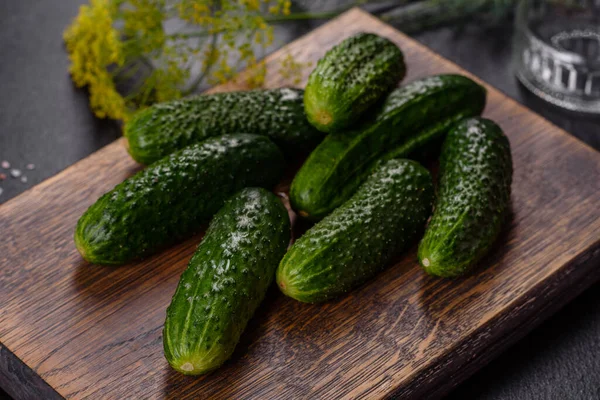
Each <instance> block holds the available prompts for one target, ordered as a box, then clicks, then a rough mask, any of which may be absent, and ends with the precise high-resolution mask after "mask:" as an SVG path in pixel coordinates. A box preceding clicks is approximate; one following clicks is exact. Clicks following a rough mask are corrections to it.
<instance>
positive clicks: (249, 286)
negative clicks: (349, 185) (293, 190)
mask: <svg viewBox="0 0 600 400" xmlns="http://www.w3.org/2000/svg"><path fill="white" fill-rule="evenodd" d="M289 241H290V221H289V217H288V213H287V211H286V209H285V207H284V206H283V204H282V203H281V201H279V199H278V198H277V197H276V196H275V195H274V194H272V193H269V192H267V191H266V190H264V189H257V188H247V189H244V190H242V191H241V192H239V193H238V194H236V195H235V196H233V197H232V198H231V199H230V200H229V201H228V202H227V204H226V205H225V206H224V207H223V208H222V209H221V210H220V211H219V212H218V213H217V214H216V215H215V217H214V219H213V220H212V221H211V223H210V226H209V228H208V231H207V232H206V235H205V236H204V239H203V240H202V242H201V243H200V245H199V246H198V248H197V249H196V252H195V253H194V255H193V257H192V259H191V260H190V262H189V265H188V267H187V269H186V270H185V271H184V272H183V274H182V275H181V279H180V281H179V285H178V286H177V290H176V291H175V295H174V296H173V300H172V301H171V305H170V306H169V308H167V318H166V321H165V326H164V330H163V344H164V351H165V357H166V358H167V360H168V362H169V364H170V365H171V366H172V367H173V368H174V369H175V370H177V371H179V372H181V373H183V374H186V375H199V374H203V373H206V372H208V371H211V370H213V369H215V368H217V367H219V366H220V365H221V364H223V362H225V361H226V360H227V359H228V358H229V357H230V356H231V353H233V350H234V349H235V346H236V345H237V343H238V341H239V339H240V335H241V334H242V332H243V331H244V328H245V327H246V324H247V322H248V320H250V318H251V317H252V315H253V314H254V311H255V310H256V308H257V307H258V306H259V304H260V303H261V302H262V300H263V298H264V296H265V293H266V291H267V288H268V287H269V285H270V284H271V282H272V281H273V276H274V275H275V270H276V269H277V264H278V263H279V261H280V260H281V257H283V254H284V253H285V250H286V248H287V245H288V243H289Z"/></svg>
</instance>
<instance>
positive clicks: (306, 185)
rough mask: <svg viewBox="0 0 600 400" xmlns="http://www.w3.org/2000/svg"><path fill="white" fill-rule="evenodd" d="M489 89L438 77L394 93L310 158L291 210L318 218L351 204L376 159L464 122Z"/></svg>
mask: <svg viewBox="0 0 600 400" xmlns="http://www.w3.org/2000/svg"><path fill="white" fill-rule="evenodd" d="M485 97H486V91H485V89H484V88H483V87H481V86H480V85H478V84H477V83H475V82H473V81H472V80H470V79H469V78H467V77H464V76H460V75H439V76H432V77H428V78H424V79H420V80H417V81H414V82H412V83H409V84H407V85H405V86H403V87H401V88H399V89H396V90H394V91H393V92H392V93H391V94H390V95H389V96H388V97H387V99H386V100H385V102H384V103H383V104H382V105H381V106H380V109H379V110H378V111H377V112H376V114H375V118H374V119H372V120H369V121H365V122H363V123H362V126H361V127H359V128H358V129H357V130H354V131H349V132H340V133H332V134H329V135H327V136H326V137H325V139H324V140H323V142H321V144H320V145H319V146H317V148H316V149H315V150H314V151H313V152H312V153H311V154H310V155H309V157H308V159H307V160H306V161H305V163H304V165H302V167H301V168H300V170H299V171H298V173H297V174H296V176H295V178H294V180H293V182H292V185H291V188H290V201H291V204H292V207H293V208H294V209H295V210H296V211H297V212H298V213H299V214H300V215H301V216H303V217H305V218H309V219H312V220H319V219H321V218H323V217H324V216H325V215H327V214H329V213H330V212H331V211H332V210H334V209H335V208H336V207H338V206H339V205H341V204H342V203H343V202H344V201H346V200H347V199H348V198H349V197H350V196H351V195H352V194H353V193H354V192H355V191H356V189H357V188H358V186H360V184H361V183H362V182H363V181H364V179H365V178H366V176H368V174H369V173H370V172H371V171H372V170H373V167H374V166H375V165H376V161H377V160H381V159H382V158H383V159H391V158H403V157H409V156H411V154H412V153H413V152H414V151H415V150H417V149H420V148H423V147H424V146H427V145H428V144H430V143H437V142H438V140H439V139H440V138H441V137H443V135H444V134H445V133H446V132H447V131H448V129H449V128H450V127H451V126H453V125H454V124H455V123H456V122H458V121H459V120H461V119H463V118H465V117H471V116H476V115H479V114H481V112H482V111H483V109H484V107H485Z"/></svg>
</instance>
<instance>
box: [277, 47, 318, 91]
mask: <svg viewBox="0 0 600 400" xmlns="http://www.w3.org/2000/svg"><path fill="white" fill-rule="evenodd" d="M311 66H312V63H311V62H310V61H309V62H306V63H302V62H298V61H296V59H295V58H294V57H293V56H292V55H291V54H289V53H288V54H286V56H285V57H284V58H283V60H282V61H281V67H280V69H279V74H280V75H281V76H282V77H283V78H284V79H285V80H287V81H289V82H290V83H291V84H293V85H299V84H300V82H302V71H304V70H305V69H309V68H310V67H311Z"/></svg>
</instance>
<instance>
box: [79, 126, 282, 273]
mask: <svg viewBox="0 0 600 400" xmlns="http://www.w3.org/2000/svg"><path fill="white" fill-rule="evenodd" d="M283 164H284V162H283V155H282V154H281V152H280V150H279V149H278V148H277V146H276V145H275V144H273V143H272V142H271V141H270V140H269V139H268V138H266V137H264V136H257V135H244V134H238V135H224V136H222V137H217V138H210V139H207V140H206V141H204V142H201V143H197V144H195V145H192V146H190V147H187V148H185V149H183V150H180V151H178V152H175V153H173V154H171V155H170V156H167V157H166V158H164V159H162V160H160V161H158V162H156V163H154V164H152V165H151V166H150V167H148V168H146V169H144V170H142V171H140V172H138V173H137V174H135V175H134V176H132V177H131V178H129V179H127V180H125V181H124V182H122V183H120V184H119V185H117V186H116V187H115V188H114V189H113V190H111V191H110V192H108V193H106V194H104V195H103V196H102V197H100V199H98V201H96V203H94V204H93V205H92V206H91V207H90V208H89V209H88V210H87V211H86V212H85V213H84V214H83V216H82V217H81V218H80V219H79V221H78V222H77V228H76V230H75V244H76V246H77V249H78V250H79V252H80V253H81V255H82V256H83V258H85V259H86V260H87V261H89V262H92V263H95V264H123V263H126V262H129V261H131V260H135V259H137V258H141V257H144V256H147V255H150V254H152V253H154V252H156V251H158V250H160V249H161V248H163V247H165V246H167V245H169V244H172V243H175V242H177V241H179V240H181V239H183V238H186V237H187V236H189V235H190V234H192V233H194V232H196V231H197V230H198V229H199V228H200V227H201V225H202V224H203V223H205V222H208V220H209V219H210V218H211V217H212V216H213V215H214V214H215V213H216V212H217V211H218V210H219V209H220V208H221V206H222V205H223V203H224V202H225V200H226V199H227V198H228V197H229V196H231V195H232V194H234V193H235V192H237V191H238V190H240V189H242V188H244V187H247V186H264V187H271V186H273V185H275V184H276V183H277V181H278V180H279V178H280V177H281V173H282V169H283Z"/></svg>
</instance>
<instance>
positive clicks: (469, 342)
mask: <svg viewBox="0 0 600 400" xmlns="http://www.w3.org/2000/svg"><path fill="white" fill-rule="evenodd" d="M587 264H590V265H594V264H597V265H598V267H600V239H599V240H597V241H596V242H595V243H594V244H593V245H592V246H590V248H588V250H586V251H585V252H583V253H580V254H578V255H577V256H576V257H574V258H573V259H571V260H570V261H569V262H567V263H565V264H564V265H563V266H562V267H560V268H559V269H557V270H556V271H555V272H554V273H553V274H551V275H549V276H548V277H547V278H546V279H545V280H543V281H540V282H539V283H538V284H537V285H535V286H534V287H533V288H531V289H530V290H528V291H527V292H525V293H523V294H522V295H521V296H519V297H516V298H515V299H514V300H513V301H511V302H510V303H509V304H507V306H506V307H504V308H503V309H502V312H500V313H498V314H496V315H494V316H493V317H492V318H491V320H490V321H488V323H487V324H486V325H482V326H480V327H479V328H477V329H476V330H475V331H474V332H472V333H471V334H470V335H469V336H468V337H466V338H464V339H463V340H462V341H460V342H458V343H456V344H455V345H454V346H452V349H451V350H450V351H449V352H448V353H446V354H444V355H443V357H442V358H441V359H438V360H440V362H438V363H435V364H434V365H433V366H427V367H425V368H423V369H422V370H418V371H415V372H414V373H413V374H412V375H413V376H415V377H416V379H414V380H411V381H409V382H408V383H407V385H405V386H404V387H397V388H395V389H394V390H393V391H392V393H391V394H390V397H391V398H394V396H398V398H404V397H402V396H407V395H410V396H411V397H409V398H413V397H412V396H418V397H417V398H427V399H430V398H434V399H437V398H441V397H442V396H444V395H446V394H448V393H449V392H450V391H451V390H452V389H453V388H455V387H456V386H458V385H459V384H460V383H462V382H464V381H465V380H467V379H468V378H469V377H470V376H472V375H473V374H474V373H476V372H477V371H479V370H480V369H481V368H483V367H484V366H485V365H487V364H488V363H489V362H491V361H493V360H494V359H495V358H496V357H498V356H499V355H500V354H501V353H502V352H503V351H504V350H506V349H507V348H509V347H510V346H511V345H513V344H515V343H516V342H517V341H519V340H520V339H522V338H523V337H525V336H527V334H529V333H530V332H531V331H532V330H534V329H535V328H536V327H538V326H539V325H540V324H542V323H543V322H544V321H546V320H547V319H548V318H549V317H551V316H552V315H553V314H554V313H556V312H558V311H559V310H560V309H561V308H562V307H564V306H566V305H567V304H568V303H569V302H570V301H571V300H573V299H574V298H575V297H577V296H579V295H580V294H581V293H583V292H584V291H585V290H586V289H588V288H589V287H591V286H592V285H593V284H595V283H596V282H598V281H600V268H594V267H592V268H591V270H592V271H593V275H592V276H591V278H592V279H590V275H589V274H587V273H586V272H588V271H589V270H590V269H589V268H586V269H585V270H584V268H582V267H583V266H585V265H587ZM579 270H581V272H579ZM561 288H569V289H570V290H571V291H566V290H561ZM564 293H566V295H563V294H564ZM559 294H560V295H561V296H556V295H559ZM539 297H543V298H544V300H543V301H534V300H535V299H536V298H539ZM515 304H516V306H515ZM524 309H525V310H526V311H523V310H524ZM492 331H495V332H494V333H493V334H491V333H490V332H492ZM490 336H491V337H494V338H495V339H494V340H490V339H489V337H490ZM484 337H487V338H488V339H487V341H484V340H480V339H482V338H484ZM489 342H491V343H492V346H491V347H488V348H487V349H486V348H485V345H486V343H489ZM473 343H476V345H475V347H474V346H473ZM465 349H468V350H469V351H468V352H467V351H465ZM484 350H486V351H484ZM453 358H454V359H453ZM442 368H448V369H450V371H451V372H450V374H445V375H444V374H443V373H438V372H437V371H438V370H440V369H442ZM428 377H432V378H431V379H430V380H429V381H426V382H424V383H423V382H421V381H420V379H421V380H422V379H426V378H428ZM427 389H433V390H431V391H428V390H427Z"/></svg>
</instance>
